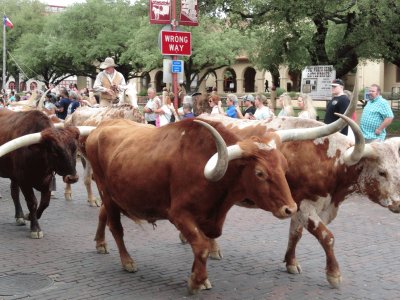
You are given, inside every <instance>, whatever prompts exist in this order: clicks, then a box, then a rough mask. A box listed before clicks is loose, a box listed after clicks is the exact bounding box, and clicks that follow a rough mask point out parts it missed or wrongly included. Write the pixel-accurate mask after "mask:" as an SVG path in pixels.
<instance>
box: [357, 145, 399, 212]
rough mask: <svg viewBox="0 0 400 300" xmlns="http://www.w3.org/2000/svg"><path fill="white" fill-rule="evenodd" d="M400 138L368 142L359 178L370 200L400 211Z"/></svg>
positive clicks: (363, 190) (360, 186)
mask: <svg viewBox="0 0 400 300" xmlns="http://www.w3.org/2000/svg"><path fill="white" fill-rule="evenodd" d="M399 146H400V138H392V139H387V140H386V141H385V142H373V143H371V144H367V145H366V147H365V150H364V152H363V159H362V160H361V161H360V162H359V167H361V168H362V170H361V174H360V177H359V180H358V184H359V188H360V192H361V193H362V194H365V195H367V196H368V197H369V199H370V200H372V201H374V202H376V203H378V204H380V205H382V206H384V207H387V208H389V209H390V210H391V211H392V212H396V213H399V212H400V184H399V183H400V157H399Z"/></svg>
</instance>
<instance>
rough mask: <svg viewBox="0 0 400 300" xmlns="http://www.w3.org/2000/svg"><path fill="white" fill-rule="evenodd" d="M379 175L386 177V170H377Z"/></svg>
mask: <svg viewBox="0 0 400 300" xmlns="http://www.w3.org/2000/svg"><path fill="white" fill-rule="evenodd" d="M378 174H379V176H381V177H383V178H386V177H387V172H386V171H379V172H378Z"/></svg>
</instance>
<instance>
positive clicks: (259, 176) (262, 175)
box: [256, 170, 267, 179]
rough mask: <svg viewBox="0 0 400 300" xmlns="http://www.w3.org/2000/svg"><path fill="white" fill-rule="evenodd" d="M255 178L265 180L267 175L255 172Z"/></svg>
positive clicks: (258, 171) (259, 171)
mask: <svg viewBox="0 0 400 300" xmlns="http://www.w3.org/2000/svg"><path fill="white" fill-rule="evenodd" d="M256 176H257V177H258V178H259V179H265V178H266V177H267V175H266V174H265V173H264V172H263V171H261V170H256Z"/></svg>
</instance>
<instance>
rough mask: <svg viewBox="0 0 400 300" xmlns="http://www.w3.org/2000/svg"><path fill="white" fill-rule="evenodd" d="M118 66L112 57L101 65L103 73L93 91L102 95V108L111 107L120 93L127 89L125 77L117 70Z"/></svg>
mask: <svg viewBox="0 0 400 300" xmlns="http://www.w3.org/2000/svg"><path fill="white" fill-rule="evenodd" d="M116 66H117V65H116V64H115V63H114V59H113V58H112V57H107V58H106V59H105V60H104V61H103V62H102V63H101V64H100V69H102V70H103V71H101V72H100V73H99V74H98V75H97V77H96V81H95V82H94V85H93V90H94V91H95V92H96V93H100V106H111V105H112V104H113V102H114V101H116V99H117V97H118V93H119V92H123V91H124V90H125V89H126V82H125V78H124V76H123V75H122V74H121V73H120V72H118V71H117V70H115V67H116Z"/></svg>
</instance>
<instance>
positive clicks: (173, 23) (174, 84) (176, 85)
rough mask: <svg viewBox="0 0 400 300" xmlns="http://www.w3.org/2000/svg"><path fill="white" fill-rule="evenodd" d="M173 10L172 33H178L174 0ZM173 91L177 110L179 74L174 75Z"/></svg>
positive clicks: (174, 58)
mask: <svg viewBox="0 0 400 300" xmlns="http://www.w3.org/2000/svg"><path fill="white" fill-rule="evenodd" d="M171 10H172V20H171V25H172V31H176V24H177V21H176V0H172V3H171ZM172 59H173V60H177V59H178V58H177V56H176V55H174V56H173V58H172ZM172 91H173V93H174V95H175V98H174V106H175V109H177V108H178V74H177V73H172Z"/></svg>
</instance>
